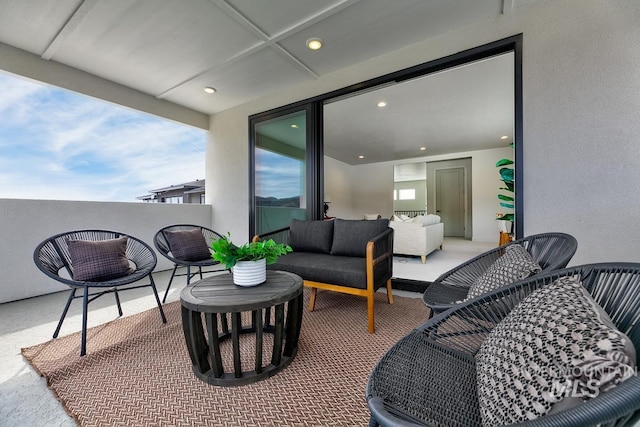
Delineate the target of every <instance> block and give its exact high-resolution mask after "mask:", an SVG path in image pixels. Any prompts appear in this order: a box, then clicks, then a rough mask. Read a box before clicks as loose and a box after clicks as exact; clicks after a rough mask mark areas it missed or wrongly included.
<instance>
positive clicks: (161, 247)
mask: <svg viewBox="0 0 640 427" xmlns="http://www.w3.org/2000/svg"><path fill="white" fill-rule="evenodd" d="M194 228H199V229H200V231H201V232H202V235H203V236H204V239H205V241H206V242H207V243H208V244H210V243H211V240H214V239H220V238H221V237H222V236H221V235H220V234H218V233H216V232H215V231H213V230H210V229H208V228H206V227H203V226H201V225H192V224H176V225H170V226H167V227H164V228H162V229H160V230H159V231H158V232H157V233H156V234H155V236H154V237H153V244H154V245H155V247H156V249H157V250H158V252H159V253H160V254H161V255H162V256H164V257H166V258H167V259H169V260H170V261H171V262H173V272H172V273H171V278H170V279H169V284H168V285H167V289H166V290H165V291H164V297H163V298H162V302H163V303H165V302H166V301H167V295H168V294H169V288H171V283H172V282H173V278H174V277H175V276H187V285H188V284H190V283H191V278H192V277H193V276H195V275H196V274H199V275H200V279H202V273H211V272H213V271H216V270H207V271H202V267H211V266H214V265H217V264H219V262H218V261H214V259H213V258H208V259H205V260H200V261H185V260H182V259H178V258H175V257H174V256H173V254H172V253H171V249H170V248H169V242H168V241H167V236H166V233H167V232H170V231H178V230H190V229H194ZM178 267H187V272H186V273H178V274H176V271H177V269H178ZM191 267H197V271H194V272H193V273H192V272H191Z"/></svg>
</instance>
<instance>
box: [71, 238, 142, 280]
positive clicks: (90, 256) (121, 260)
mask: <svg viewBox="0 0 640 427" xmlns="http://www.w3.org/2000/svg"><path fill="white" fill-rule="evenodd" d="M127 240H128V239H127V237H126V236H123V237H120V238H118V239H108V240H98V241H93V240H73V239H71V240H69V241H68V242H67V245H68V249H69V257H70V259H71V265H72V267H73V280H78V281H83V282H102V281H105V280H111V279H117V278H118V277H124V276H127V275H129V274H131V273H133V269H132V268H131V266H130V264H129V259H127V255H126V250H127Z"/></svg>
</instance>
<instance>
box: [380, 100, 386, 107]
mask: <svg viewBox="0 0 640 427" xmlns="http://www.w3.org/2000/svg"><path fill="white" fill-rule="evenodd" d="M386 106H387V103H386V102H384V101H380V102H378V107H380V108H382V107H386Z"/></svg>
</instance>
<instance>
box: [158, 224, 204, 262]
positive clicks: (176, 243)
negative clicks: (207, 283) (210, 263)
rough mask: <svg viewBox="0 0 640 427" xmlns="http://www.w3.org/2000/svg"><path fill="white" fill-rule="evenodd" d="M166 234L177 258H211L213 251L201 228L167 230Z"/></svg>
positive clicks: (190, 259)
mask: <svg viewBox="0 0 640 427" xmlns="http://www.w3.org/2000/svg"><path fill="white" fill-rule="evenodd" d="M164 236H165V237H166V238H167V243H169V250H171V254H172V255H173V257H174V258H175V259H179V260H182V261H203V260H205V259H210V258H211V251H210V250H209V246H208V245H207V241H206V240H205V239H204V235H203V234H202V231H200V229H199V228H192V229H189V230H175V231H165V232H164Z"/></svg>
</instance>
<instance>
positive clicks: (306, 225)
mask: <svg viewBox="0 0 640 427" xmlns="http://www.w3.org/2000/svg"><path fill="white" fill-rule="evenodd" d="M332 241H333V221H303V220H300V219H292V220H291V225H290V228H289V246H291V249H293V250H294V252H318V253H325V254H328V253H329V252H330V251H331V242H332Z"/></svg>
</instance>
